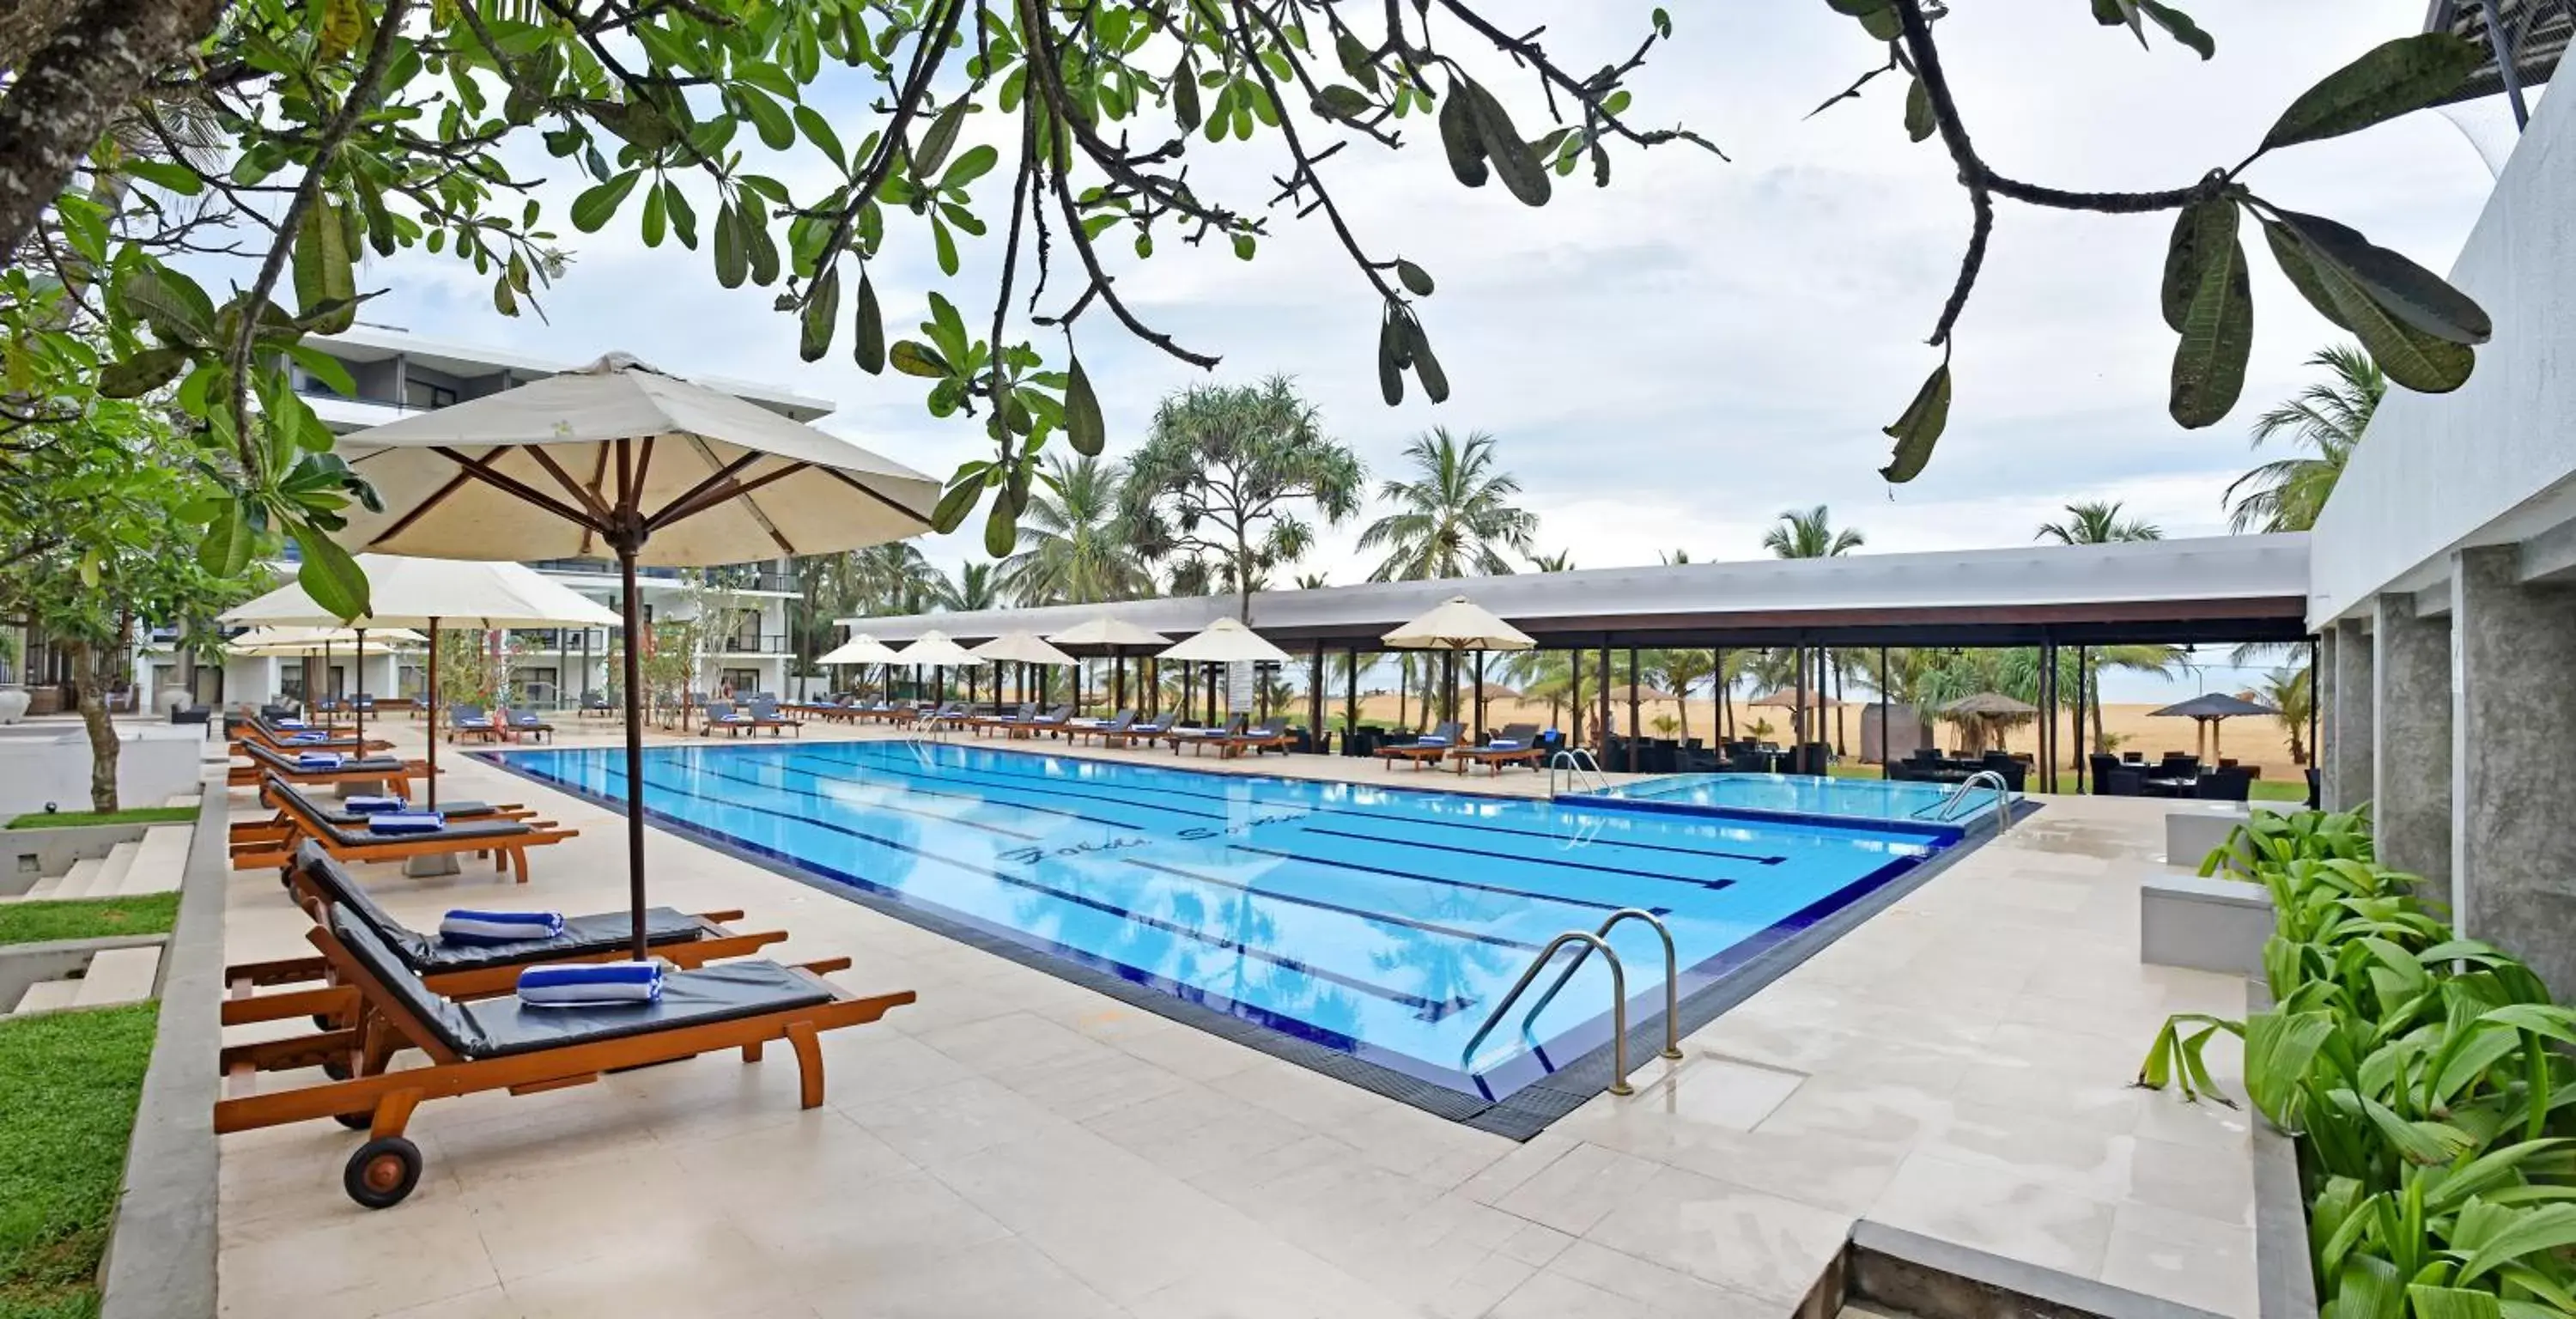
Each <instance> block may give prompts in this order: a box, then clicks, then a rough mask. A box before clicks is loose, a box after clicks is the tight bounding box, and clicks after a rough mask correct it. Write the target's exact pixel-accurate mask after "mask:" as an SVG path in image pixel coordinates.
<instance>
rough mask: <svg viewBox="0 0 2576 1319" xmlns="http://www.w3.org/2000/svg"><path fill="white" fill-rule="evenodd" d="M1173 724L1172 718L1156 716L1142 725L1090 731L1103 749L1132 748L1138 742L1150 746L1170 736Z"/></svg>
mask: <svg viewBox="0 0 2576 1319" xmlns="http://www.w3.org/2000/svg"><path fill="white" fill-rule="evenodd" d="M1174 722H1175V719H1174V716H1171V715H1158V716H1156V717H1155V718H1153V719H1149V720H1147V721H1145V722H1144V723H1141V724H1129V725H1128V726H1127V727H1125V728H1099V729H1094V730H1092V731H1093V733H1094V735H1096V736H1097V737H1099V739H1100V745H1102V746H1104V747H1106V746H1122V747H1132V746H1134V745H1136V744H1137V743H1139V742H1142V743H1144V744H1145V745H1147V746H1152V745H1153V744H1154V743H1156V742H1159V741H1162V740H1163V738H1165V737H1166V736H1168V735H1170V733H1171V731H1172V724H1173V723H1174Z"/></svg>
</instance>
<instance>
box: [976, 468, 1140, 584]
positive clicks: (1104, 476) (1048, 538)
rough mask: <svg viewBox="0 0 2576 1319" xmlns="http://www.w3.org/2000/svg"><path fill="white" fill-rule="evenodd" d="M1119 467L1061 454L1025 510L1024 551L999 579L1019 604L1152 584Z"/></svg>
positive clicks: (1009, 561)
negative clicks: (1124, 504)
mask: <svg viewBox="0 0 2576 1319" xmlns="http://www.w3.org/2000/svg"><path fill="white" fill-rule="evenodd" d="M1118 483H1119V474H1118V469H1117V468H1115V467H1113V466H1110V465H1109V464H1106V463H1103V462H1101V461H1100V460H1099V459H1098V458H1088V457H1086V458H1075V459H1071V460H1067V459H1065V458H1063V457H1060V456H1059V457H1058V458H1056V459H1055V460H1054V462H1053V463H1052V464H1051V465H1050V466H1049V467H1048V469H1047V471H1046V473H1045V475H1043V476H1042V477H1040V478H1039V486H1040V488H1039V489H1037V490H1035V491H1032V492H1031V498H1030V500H1029V506H1028V508H1027V509H1026V510H1025V511H1023V512H1022V513H1021V514H1020V539H1019V552H1018V553H1016V554H1013V555H1012V556H1011V557H1009V558H1007V559H1004V560H1003V561H1002V566H1001V576H1000V579H999V586H1000V589H1001V591H1002V593H1003V594H1004V595H1006V596H1009V597H1010V598H1011V599H1012V600H1013V601H1014V602H1015V603H1018V604H1022V605H1040V604H1097V603H1099V602H1101V601H1104V600H1129V599H1134V598H1135V597H1137V596H1139V595H1146V594H1150V593H1151V592H1152V591H1153V586H1154V579H1153V577H1152V575H1151V574H1149V573H1147V572H1146V571H1145V566H1144V564H1143V563H1141V562H1140V561H1138V559H1137V558H1136V554H1135V551H1134V550H1133V548H1131V547H1132V545H1133V544H1134V537H1133V536H1132V535H1131V534H1130V533H1129V530H1128V527H1127V524H1126V522H1125V521H1124V520H1123V519H1121V518H1120V516H1119V506H1118Z"/></svg>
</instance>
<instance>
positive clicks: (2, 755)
mask: <svg viewBox="0 0 2576 1319" xmlns="http://www.w3.org/2000/svg"><path fill="white" fill-rule="evenodd" d="M116 727H117V732H118V733H119V734H120V735H121V736H122V737H123V738H124V741H125V745H124V746H123V748H122V749H121V750H119V752H118V753H117V762H116V790H117V793H118V796H119V799H120V801H121V803H122V804H124V805H127V806H158V805H160V804H161V803H162V802H163V801H165V800H167V799H168V798H170V797H172V796H174V795H176V794H178V793H182V792H193V791H195V790H196V788H197V787H198V784H199V777H198V776H199V774H200V773H201V768H200V764H199V760H198V751H199V748H200V747H202V746H203V745H204V743H205V739H206V730H205V729H204V728H202V727H198V726H194V725H179V726H172V725H169V724H148V723H138V722H129V721H123V720H120V721H119V722H118V723H117V726H116ZM89 763H90V756H89V736H88V734H86V733H85V732H83V731H82V729H81V725H80V723H79V722H78V721H77V720H50V719H49V720H46V721H44V722H42V723H37V724H21V725H18V726H17V727H14V728H11V729H8V730H6V733H5V734H0V818H6V817H8V816H13V815H20V814H24V813H26V812H28V811H41V810H43V809H44V808H45V804H46V803H47V802H51V803H53V804H54V805H56V806H57V807H59V808H61V809H63V810H66V811H85V810H88V809H89Z"/></svg>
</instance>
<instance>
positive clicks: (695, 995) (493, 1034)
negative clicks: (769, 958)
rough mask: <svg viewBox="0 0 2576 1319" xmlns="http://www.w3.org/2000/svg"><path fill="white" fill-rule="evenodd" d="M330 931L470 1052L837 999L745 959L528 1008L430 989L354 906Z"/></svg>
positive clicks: (614, 1035)
mask: <svg viewBox="0 0 2576 1319" xmlns="http://www.w3.org/2000/svg"><path fill="white" fill-rule="evenodd" d="M331 933H332V935H333V936H334V937H336V938H338V939H339V940H340V942H341V943H342V944H343V945H345V946H346V947H347V948H348V950H349V952H350V955H351V956H353V957H356V958H357V959H358V960H359V961H360V962H361V963H363V964H365V965H366V967H367V969H368V970H370V971H372V972H374V973H375V976H376V978H377V979H379V980H382V981H383V982H384V983H385V986H386V988H387V989H389V990H390V991H392V993H393V994H394V996H395V997H397V998H399V999H401V1000H402V1002H403V1004H404V1006H406V1007H408V1008H409V1009H411V1012H412V1014H413V1015H415V1016H417V1017H419V1018H420V1019H421V1020H422V1022H423V1023H425V1024H426V1025H428V1027H429V1028H430V1030H431V1031H432V1032H433V1033H434V1034H436V1035H437V1036H438V1037H439V1042H440V1043H442V1044H444V1045H446V1046H447V1047H448V1048H449V1049H450V1050H452V1051H454V1052H455V1053H457V1054H460V1055H462V1056H464V1057H467V1058H494V1057H500V1056H503V1055H506V1054H514V1053H533V1052H536V1051H538V1050H542V1049H551V1048H559V1047H562V1046H564V1045H569V1044H590V1043H596V1042H598V1041H601V1040H615V1039H624V1038H627V1037H629V1036H634V1035H647V1034H651V1033H652V1032H654V1031H659V1030H670V1029H674V1028H677V1027H681V1026H703V1025H708V1024H712V1023H714V1022H719V1021H732V1020H735V1019H737V1018H741V1017H756V1016H759V1015H761V1014H762V1013H765V1012H777V1011H781V1010H783V1009H787V1008H800V1007H812V1006H816V1005H819V1004H823V1003H829V1002H831V1001H832V992H831V990H829V989H828V988H825V987H824V986H823V985H822V984H821V983H820V982H819V981H816V980H814V979H813V978H811V977H809V976H806V975H804V974H802V973H800V972H797V971H793V970H790V969H788V968H786V967H783V966H780V965H779V964H778V963H776V962H758V961H746V962H721V963H718V964H716V965H714V966H710V967H703V968H701V969H699V970H695V971H674V972H672V973H670V974H669V975H666V976H664V977H663V978H662V997H661V999H660V1000H659V1001H657V1002H652V1003H631V1004H619V1005H616V1006H614V1007H596V1008H562V1007H553V1008H531V1007H529V1006H527V1005H526V1004H524V1003H521V1002H520V1001H519V1000H517V999H515V998H491V999H484V1000H482V1001H480V1002H475V1003H452V1002H449V1001H448V1000H446V999H443V998H440V997H439V996H438V995H436V994H433V993H431V992H430V991H429V987H428V986H426V985H424V984H422V983H421V982H420V979H419V977H417V976H414V975H413V974H412V973H411V972H410V971H409V970H408V969H407V968H405V967H404V966H403V965H402V963H401V962H400V961H399V960H398V959H396V957H395V956H394V953H393V950H392V949H390V948H388V947H386V946H385V942H384V941H383V940H382V939H379V938H377V937H376V934H375V931H373V930H371V929H369V928H368V927H367V925H366V924H365V923H364V922H362V921H360V920H359V919H358V918H357V916H356V915H355V914H353V913H351V912H348V911H346V910H342V909H334V910H333V911H332V913H331Z"/></svg>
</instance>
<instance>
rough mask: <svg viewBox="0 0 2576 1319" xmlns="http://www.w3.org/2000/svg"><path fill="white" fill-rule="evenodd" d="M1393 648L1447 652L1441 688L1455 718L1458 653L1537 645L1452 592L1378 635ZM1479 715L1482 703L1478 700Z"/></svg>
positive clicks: (1517, 648) (1482, 706)
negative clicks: (1411, 617)
mask: <svg viewBox="0 0 2576 1319" xmlns="http://www.w3.org/2000/svg"><path fill="white" fill-rule="evenodd" d="M1378 640H1380V641H1383V642H1385V643H1386V644H1387V645H1388V646H1390V647H1392V648H1394V649H1396V650H1438V651H1446V652H1448V657H1447V658H1446V659H1445V660H1443V661H1442V665H1443V668H1444V669H1445V674H1444V679H1443V683H1444V687H1445V689H1446V691H1447V693H1448V695H1449V698H1450V699H1449V702H1448V704H1449V707H1450V708H1449V715H1450V717H1451V718H1455V717H1457V714H1458V710H1457V699H1456V693H1457V690H1458V653H1459V652H1460V651H1466V650H1527V649H1529V648H1530V647H1532V646H1535V645H1537V644H1538V643H1537V642H1536V641H1533V640H1531V639H1530V637H1529V634H1528V633H1526V632H1523V631H1521V630H1520V629H1519V628H1516V627H1513V626H1512V625H1511V624H1509V623H1506V622H1504V621H1503V620H1501V619H1499V618H1496V617H1495V616H1494V615H1493V614H1492V613H1490V612H1488V611H1487V610H1486V609H1485V608H1484V607H1483V606H1482V605H1479V604H1477V603H1476V602H1475V601H1473V600H1470V599H1468V598H1467V597H1465V596H1463V595H1453V596H1451V597H1449V598H1448V599H1447V600H1444V601H1442V602H1440V603H1439V604H1437V605H1435V606H1433V607H1432V609H1431V611H1430V612H1429V613H1426V614H1424V615H1422V616H1421V617H1419V618H1416V619H1414V620H1413V621H1412V622H1409V623H1405V624H1402V625H1400V626H1398V627H1397V628H1396V629H1395V630H1394V631H1392V632H1389V633H1387V634H1386V635H1385V636H1382V637H1380V638H1378ZM1476 708H1477V710H1478V712H1479V717H1480V718H1481V717H1482V711H1483V709H1484V703H1483V700H1482V698H1479V699H1478V702H1477V707H1476Z"/></svg>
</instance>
